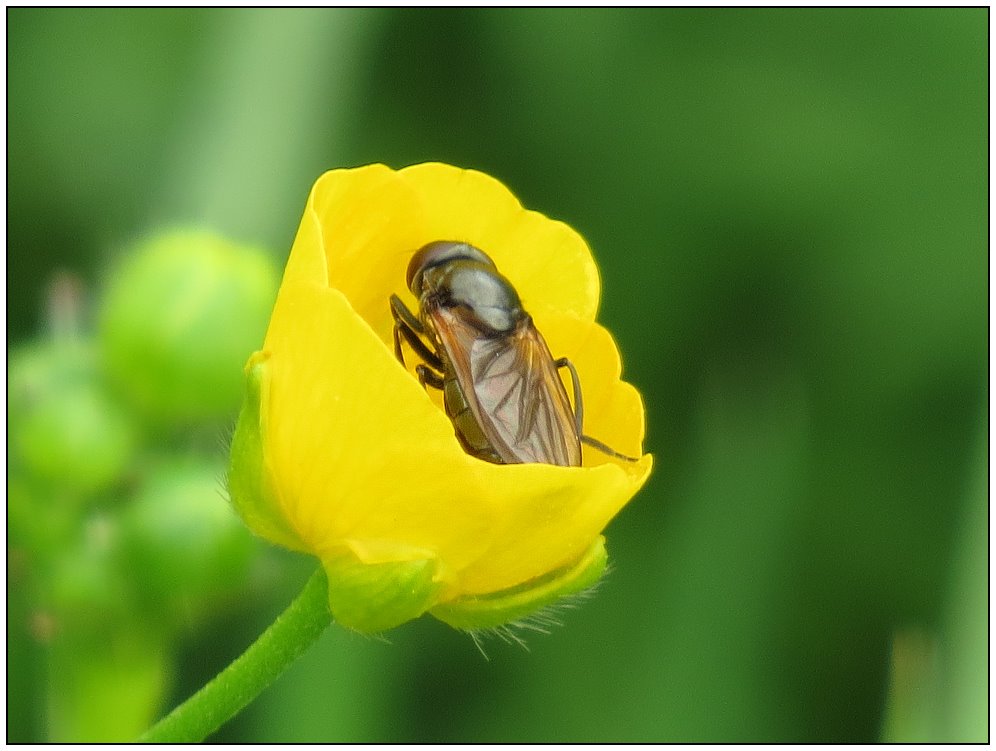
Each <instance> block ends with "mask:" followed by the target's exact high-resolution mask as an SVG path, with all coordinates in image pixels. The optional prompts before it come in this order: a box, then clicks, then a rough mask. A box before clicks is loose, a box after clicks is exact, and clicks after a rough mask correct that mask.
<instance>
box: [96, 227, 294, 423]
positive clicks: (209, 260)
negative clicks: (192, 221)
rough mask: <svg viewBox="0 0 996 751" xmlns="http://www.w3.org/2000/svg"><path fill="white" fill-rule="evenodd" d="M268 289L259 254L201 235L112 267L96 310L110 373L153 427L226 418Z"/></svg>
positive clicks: (265, 309) (258, 330) (193, 233)
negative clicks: (102, 296)
mask: <svg viewBox="0 0 996 751" xmlns="http://www.w3.org/2000/svg"><path fill="white" fill-rule="evenodd" d="M275 290H276V269H275V267H274V265H273V263H272V262H271V260H270V258H269V257H268V256H267V255H266V254H265V253H263V252H262V251H259V250H256V249H253V248H248V247H244V246H240V245H236V244H235V243H232V242H230V241H229V240H226V239H225V238H223V237H219V236H217V235H214V234H211V233H210V232H206V231H201V230H186V231H179V230H178V231H173V232H169V233H165V234H161V235H158V236H155V237H153V238H151V239H149V240H147V241H145V242H143V243H140V244H139V245H138V246H137V247H136V248H135V249H134V250H133V251H132V252H130V253H129V254H128V255H126V256H125V257H124V258H122V259H121V261H120V263H119V264H118V265H117V266H116V267H115V268H114V269H113V271H112V273H111V276H110V278H109V280H108V284H107V289H106V291H105V295H104V299H103V304H102V307H101V313H100V339H101V343H102V345H103V352H104V355H105V357H106V360H107V367H108V370H109V373H110V375H111V376H112V377H113V379H114V381H115V382H116V383H117V384H118V385H119V386H120V387H121V389H122V390H123V391H124V393H125V394H126V395H127V397H128V398H129V399H130V400H131V401H132V402H133V403H134V404H135V405H137V406H138V407H139V408H140V409H141V410H142V411H143V412H145V413H146V414H147V415H148V416H150V417H151V418H153V419H155V420H157V421H159V422H163V423H166V424H183V423H186V422H190V421H199V420H216V419H219V418H224V417H225V416H226V415H230V414H232V413H234V411H235V409H236V408H237V406H238V403H239V395H240V392H241V378H240V368H241V366H242V363H244V362H245V358H246V356H247V354H248V353H250V352H252V351H253V349H255V348H256V347H257V346H258V342H259V340H260V337H261V336H262V334H263V331H264V330H265V326H266V317H267V315H268V313H269V311H270V308H271V306H272V304H273V297H274V293H275Z"/></svg>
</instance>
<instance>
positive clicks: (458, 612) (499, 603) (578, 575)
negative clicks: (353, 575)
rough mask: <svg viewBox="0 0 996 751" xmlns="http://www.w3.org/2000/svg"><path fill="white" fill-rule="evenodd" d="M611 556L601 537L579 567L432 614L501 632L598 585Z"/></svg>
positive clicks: (459, 601) (466, 626) (461, 625)
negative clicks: (501, 628) (564, 599)
mask: <svg viewBox="0 0 996 751" xmlns="http://www.w3.org/2000/svg"><path fill="white" fill-rule="evenodd" d="M607 562H608V554H607V553H606V551H605V538H604V537H599V538H598V539H597V540H596V541H595V543H594V544H593V545H592V546H591V547H590V548H589V549H588V552H587V553H585V554H584V555H583V556H582V557H581V558H580V560H578V562H577V563H575V564H573V565H571V566H568V567H565V568H561V569H557V570H556V571H553V572H551V573H549V574H547V575H545V576H542V577H539V578H538V579H533V580H532V581H528V582H525V583H523V584H520V585H518V586H516V587H512V588H510V589H506V590H502V591H501V592H494V593H491V594H486V595H468V596H465V597H460V598H458V599H456V600H453V601H451V602H447V603H444V604H441V605H436V606H435V607H434V608H432V609H431V610H430V611H429V613H430V614H431V615H433V616H435V617H436V618H438V619H439V620H441V621H443V623H447V624H449V625H450V626H453V628H459V629H463V630H466V631H474V630H477V629H487V628H497V627H498V626H503V625H505V624H507V623H511V622H512V621H517V620H519V619H521V618H525V617H528V616H530V615H532V614H534V613H536V612H537V611H539V610H541V609H542V608H544V607H546V606H547V605H550V604H551V603H553V602H556V601H557V600H559V599H560V598H561V597H565V596H567V595H572V594H575V593H577V592H580V591H582V590H584V589H587V588H588V587H590V586H592V585H593V584H595V583H596V582H597V581H598V580H599V579H600V578H601V577H602V574H603V573H604V572H605V566H606V563H607Z"/></svg>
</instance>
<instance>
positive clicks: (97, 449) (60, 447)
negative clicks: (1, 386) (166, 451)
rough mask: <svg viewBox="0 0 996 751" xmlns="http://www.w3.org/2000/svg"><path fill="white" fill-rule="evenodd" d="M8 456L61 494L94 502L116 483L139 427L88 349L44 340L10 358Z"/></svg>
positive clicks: (131, 452) (134, 445) (16, 468)
mask: <svg viewBox="0 0 996 751" xmlns="http://www.w3.org/2000/svg"><path fill="white" fill-rule="evenodd" d="M7 397H8V404H9V405H10V414H9V420H10V424H11V427H12V430H11V433H10V447H11V458H12V460H13V461H12V464H13V469H14V471H22V472H25V473H27V476H28V478H29V479H34V480H36V481H38V482H40V483H41V484H42V485H43V486H46V487H48V488H49V489H50V490H51V491H53V493H55V494H56V495H59V496H60V497H62V496H64V495H66V494H68V495H70V496H73V495H75V496H77V497H90V496H92V495H93V494H95V493H97V492H99V491H101V490H103V489H105V488H106V487H108V486H109V485H110V484H111V483H113V482H114V481H115V480H117V479H119V478H120V477H121V476H122V475H123V474H124V472H125V470H126V468H127V467H128V465H129V463H130V461H131V460H132V457H133V456H134V453H135V450H136V448H137V443H138V437H137V427H136V426H135V425H134V424H133V423H132V421H131V416H130V415H129V414H127V412H126V411H124V410H123V409H122V408H121V406H120V405H119V404H118V403H117V401H116V400H115V399H113V398H112V397H111V395H110V394H109V393H108V391H107V390H106V388H105V387H104V385H103V383H102V382H101V380H100V378H99V374H98V372H97V368H96V365H95V358H94V356H93V353H92V351H91V349H90V347H89V346H88V345H86V344H83V343H77V342H56V341H46V342H39V343H36V344H32V345H29V346H27V347H24V348H22V349H20V350H17V351H15V352H14V353H13V354H12V355H11V360H10V373H9V378H8V383H7Z"/></svg>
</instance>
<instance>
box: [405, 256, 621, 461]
mask: <svg viewBox="0 0 996 751" xmlns="http://www.w3.org/2000/svg"><path fill="white" fill-rule="evenodd" d="M407 282H408V287H409V289H411V291H412V293H413V294H414V295H415V296H416V297H417V298H418V301H419V312H418V315H415V314H414V313H412V311H410V310H409V309H408V308H407V307H406V306H405V304H404V302H402V300H401V298H399V297H398V296H397V295H391V313H392V315H393V316H394V353H395V355H396V356H397V358H398V360H399V361H400V362H401V364H402V365H404V362H405V360H404V355H403V353H402V351H401V340H402V338H403V339H404V340H405V341H406V342H407V343H408V344H409V345H410V346H411V348H412V349H413V350H414V351H415V353H416V354H417V355H418V356H419V357H420V358H421V359H422V362H421V363H419V364H418V365H417V366H416V368H415V373H416V375H417V376H418V379H419V382H420V383H421V384H422V385H423V386H431V387H433V388H436V389H440V390H441V391H442V392H443V403H444V406H445V408H446V414H447V415H448V416H449V418H450V420H451V421H452V422H453V426H454V429H455V432H456V436H457V438H458V439H459V441H460V443H461V445H462V446H463V448H464V450H465V451H467V453H469V454H471V455H472V456H476V457H478V458H480V459H484V460H485V461H489V462H493V463H496V464H521V463H528V462H540V463H544V464H558V465H561V466H568V467H579V466H581V444H582V443H585V444H588V445H589V446H593V447H594V448H597V449H598V450H600V451H603V452H605V453H607V454H609V455H611V456H614V457H617V458H619V459H625V460H627V461H636V459H633V458H632V457H628V456H624V455H622V454H619V453H617V452H615V451H613V450H612V449H611V448H609V447H608V446H606V445H605V444H604V443H601V442H600V441H597V440H595V439H594V438H591V437H589V436H586V435H584V433H583V432H582V427H581V425H582V417H583V406H582V400H581V383H580V380H579V379H578V374H577V371H576V370H575V369H574V365H573V364H572V363H571V361H570V360H568V359H567V358H566V357H562V358H560V359H557V360H554V359H553V356H552V355H551V354H550V349H549V348H548V347H547V344H546V341H545V340H544V339H543V337H542V335H541V334H540V333H539V331H537V329H536V327H535V326H534V325H533V319H532V317H531V316H530V315H529V314H528V313H526V311H525V310H523V308H522V303H521V302H520V301H519V295H518V293H517V292H516V291H515V288H514V287H513V286H512V284H511V283H510V282H509V281H508V280H507V279H506V278H505V277H504V276H502V275H501V274H500V273H498V269H497V267H496V266H495V264H494V261H492V260H491V259H490V258H489V257H488V256H487V255H486V254H485V253H484V252H483V251H481V250H479V249H478V248H475V247H474V246H473V245H469V244H467V243H461V242H451V241H436V242H431V243H429V244H428V245H425V246H424V247H422V248H421V249H420V250H419V251H418V252H417V253H415V255H414V256H412V259H411V261H410V262H409V264H408V278H407ZM560 368H567V370H568V371H569V372H570V375H571V383H572V386H573V390H574V407H573V408H572V407H571V403H570V401H569V400H568V398H567V390H566V389H565V388H564V384H563V382H562V381H561V380H560V375H559V374H558V371H559V370H560Z"/></svg>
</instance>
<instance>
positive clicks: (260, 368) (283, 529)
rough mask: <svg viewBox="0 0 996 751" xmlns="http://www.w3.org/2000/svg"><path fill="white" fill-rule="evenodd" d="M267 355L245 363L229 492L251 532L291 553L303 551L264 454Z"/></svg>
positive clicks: (258, 354)
mask: <svg viewBox="0 0 996 751" xmlns="http://www.w3.org/2000/svg"><path fill="white" fill-rule="evenodd" d="M269 386H270V381H269V368H268V367H267V355H266V354H265V353H263V352H256V353H255V354H254V355H253V356H252V357H250V358H249V362H248V363H247V364H246V392H245V400H244V401H243V402H242V411H241V412H240V413H239V421H238V423H236V425H235V433H234V434H233V435H232V449H231V456H230V463H229V468H228V493H229V496H230V497H231V499H232V505H233V506H234V507H235V510H236V511H237V512H238V514H239V516H241V517H242V520H243V521H244V522H245V523H246V526H248V527H249V529H251V530H252V531H253V532H254V533H256V534H257V535H259V536H260V537H262V538H264V539H266V540H269V541H270V542H273V543H276V544H278V545H283V546H285V547H287V548H290V549H291V550H306V548H305V546H304V544H303V543H302V542H301V540H300V539H298V536H297V535H296V534H295V533H294V531H293V530H292V529H291V527H290V525H289V524H288V523H287V520H286V519H285V518H284V516H283V514H282V513H281V507H280V504H279V502H278V499H277V494H276V492H275V490H274V488H273V481H272V480H271V478H270V473H269V469H268V467H267V465H266V455H265V453H264V451H263V447H264V446H265V441H266V414H267V409H266V405H267V402H268V397H269Z"/></svg>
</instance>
